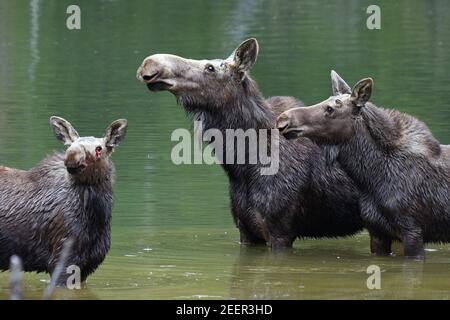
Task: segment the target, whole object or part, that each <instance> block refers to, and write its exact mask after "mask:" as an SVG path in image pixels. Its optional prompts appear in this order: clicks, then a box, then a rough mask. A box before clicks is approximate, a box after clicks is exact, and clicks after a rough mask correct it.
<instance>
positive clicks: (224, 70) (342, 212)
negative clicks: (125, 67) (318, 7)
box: [137, 38, 363, 249]
mask: <svg viewBox="0 0 450 320" xmlns="http://www.w3.org/2000/svg"><path fill="white" fill-rule="evenodd" d="M258 50H259V47H258V43H257V41H256V39H253V38H252V39H248V40H246V41H244V42H243V43H242V44H241V45H240V46H239V47H238V48H236V49H235V50H234V51H233V53H232V54H231V55H230V56H229V57H228V58H227V59H214V60H193V59H185V58H182V57H179V56H175V55H170V54H155V55H151V56H149V57H147V58H145V59H144V61H143V62H142V64H141V66H140V67H139V68H138V71H137V78H138V79H139V80H141V81H142V82H144V83H145V84H146V85H147V87H148V89H149V90H151V91H169V92H170V93H172V94H173V95H174V96H175V97H176V98H177V101H178V102H179V103H180V104H181V105H182V106H183V107H184V109H185V110H186V111H187V112H188V113H189V114H192V115H193V117H194V118H195V119H196V120H201V121H202V127H203V130H208V129H217V130H220V131H221V132H223V133H224V135H225V131H226V130H228V129H242V130H249V129H254V130H258V131H259V130H271V129H273V128H275V125H276V117H277V115H278V114H280V113H281V112H282V111H284V110H287V109H288V108H290V107H293V106H299V105H301V103H300V102H298V101H296V100H295V99H294V98H291V97H272V98H268V99H265V98H264V97H263V96H262V94H261V93H260V91H259V90H258V88H257V86H256V83H255V81H253V80H252V79H251V77H250V75H249V70H250V68H251V67H252V66H253V65H254V64H255V62H256V59H257V55H258ZM274 131H276V132H277V130H274ZM258 139H261V137H260V136H259V135H258ZM268 140H269V139H268ZM259 142H260V141H259ZM233 143H234V142H233ZM267 143H268V144H270V142H269V141H268V142H267ZM278 144H279V162H280V164H279V169H278V171H277V172H276V173H275V174H273V175H261V174H260V169H261V167H262V164H261V163H260V162H258V163H256V164H250V163H244V164H236V162H234V163H223V164H222V166H223V169H224V170H225V172H226V174H227V175H228V178H229V182H230V190H229V192H230V198H231V212H232V215H233V218H234V222H235V224H236V226H237V227H238V229H239V231H240V241H241V243H242V244H267V245H269V246H270V247H271V248H274V249H280V248H287V247H291V246H292V244H293V241H294V240H295V239H296V238H298V237H299V238H303V237H312V238H319V237H338V236H348V235H353V234H355V233H357V232H359V231H361V230H362V228H363V224H362V220H361V217H360V212H359V202H358V200H359V190H358V189H357V188H356V186H355V184H354V183H353V182H352V180H351V179H350V178H349V177H348V176H347V174H346V173H345V172H344V171H343V170H342V169H341V168H340V167H339V165H338V164H336V163H334V164H332V165H328V163H327V160H326V158H325V155H326V154H325V153H324V152H323V150H322V149H321V148H320V147H319V146H318V145H317V144H315V143H313V142H312V141H311V140H309V139H299V140H296V141H291V140H287V139H285V138H284V137H282V136H280V137H279V140H278ZM232 145H234V144H232ZM233 148H234V147H233V146H229V145H227V144H226V145H225V146H224V149H225V150H230V149H233ZM269 149H270V148H269ZM233 151H236V150H233ZM247 156H248V155H247Z"/></svg>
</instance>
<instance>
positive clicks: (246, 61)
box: [229, 38, 259, 72]
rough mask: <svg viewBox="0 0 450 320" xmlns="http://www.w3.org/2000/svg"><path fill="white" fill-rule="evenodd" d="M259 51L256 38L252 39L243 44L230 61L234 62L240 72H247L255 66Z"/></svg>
mask: <svg viewBox="0 0 450 320" xmlns="http://www.w3.org/2000/svg"><path fill="white" fill-rule="evenodd" d="M258 51H259V46H258V41H256V39H255V38H250V39H247V40H245V41H244V42H242V43H241V44H240V45H239V47H237V48H236V50H234V52H233V53H232V54H231V56H230V57H229V59H230V60H232V62H233V65H234V66H235V67H236V68H237V69H238V71H240V72H245V71H247V70H249V69H250V68H251V67H252V66H253V65H254V64H255V62H256V58H257V57H258Z"/></svg>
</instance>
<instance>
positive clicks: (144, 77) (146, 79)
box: [142, 72, 158, 82]
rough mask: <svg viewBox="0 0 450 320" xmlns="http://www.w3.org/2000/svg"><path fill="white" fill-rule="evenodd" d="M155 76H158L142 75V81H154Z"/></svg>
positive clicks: (154, 74) (156, 73) (155, 74)
mask: <svg viewBox="0 0 450 320" xmlns="http://www.w3.org/2000/svg"><path fill="white" fill-rule="evenodd" d="M157 75H158V72H155V73H153V74H143V75H142V79H143V80H144V81H146V82H149V81H151V80H152V79H155V78H156V76H157Z"/></svg>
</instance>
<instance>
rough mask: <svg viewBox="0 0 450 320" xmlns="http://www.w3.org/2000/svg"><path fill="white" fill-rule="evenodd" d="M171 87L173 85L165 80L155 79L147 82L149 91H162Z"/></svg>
mask: <svg viewBox="0 0 450 320" xmlns="http://www.w3.org/2000/svg"><path fill="white" fill-rule="evenodd" d="M171 87H173V85H171V84H170V83H167V82H165V81H155V82H149V83H147V88H148V89H149V90H150V91H164V90H169V89H170V88H171Z"/></svg>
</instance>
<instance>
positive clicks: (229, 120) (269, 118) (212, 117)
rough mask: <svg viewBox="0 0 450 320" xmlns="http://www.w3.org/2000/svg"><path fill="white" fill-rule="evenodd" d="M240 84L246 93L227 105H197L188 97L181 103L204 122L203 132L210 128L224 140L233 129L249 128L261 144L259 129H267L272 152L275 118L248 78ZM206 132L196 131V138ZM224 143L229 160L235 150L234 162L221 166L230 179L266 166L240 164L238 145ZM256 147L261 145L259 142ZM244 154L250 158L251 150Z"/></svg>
mask: <svg viewBox="0 0 450 320" xmlns="http://www.w3.org/2000/svg"><path fill="white" fill-rule="evenodd" d="M240 85H242V86H243V88H242V89H243V90H241V91H240V92H239V93H236V92H235V93H234V94H233V98H232V99H229V100H228V101H227V102H226V103H222V104H219V103H215V104H214V105H204V104H197V103H195V101H193V100H191V99H190V98H186V97H180V98H179V102H180V103H181V104H182V105H183V106H184V107H185V109H186V110H187V111H188V112H189V113H192V114H194V117H195V120H196V121H201V129H202V131H203V132H204V131H206V130H208V129H217V130H220V131H221V132H222V135H223V136H224V137H225V136H226V135H227V131H228V130H230V129H231V130H238V129H241V130H244V131H247V130H249V129H250V130H255V131H256V135H257V139H258V141H259V139H260V136H259V130H260V129H266V130H268V134H267V150H270V141H271V136H270V134H271V132H270V129H273V128H274V126H275V121H276V117H275V115H274V113H273V112H272V111H271V109H270V106H269V105H268V104H267V102H266V101H265V99H264V98H263V96H262V94H261V93H260V92H259V90H258V89H257V87H256V84H255V83H254V81H253V80H252V79H250V78H249V77H248V76H247V77H246V78H245V79H244V80H243V81H242V83H240ZM203 132H197V136H199V137H201V136H202V134H203ZM223 143H224V145H223V155H224V159H225V158H226V153H227V152H230V150H232V149H234V157H235V158H234V159H235V161H234V163H232V164H223V165H222V167H223V168H224V170H225V171H226V172H227V174H228V176H229V177H230V178H231V179H242V178H243V177H245V176H247V175H248V174H250V175H251V174H252V172H253V171H256V170H259V168H261V167H262V166H263V165H262V164H261V163H260V161H259V160H258V161H257V163H256V164H249V163H248V162H246V164H238V163H237V161H236V155H237V153H238V152H239V151H237V149H236V144H235V145H234V147H232V149H230V148H229V146H228V145H227V142H225V139H224V142H223ZM257 145H258V146H260V143H258V144H257ZM258 148H259V147H258ZM245 153H246V154H245V157H246V159H247V158H248V156H249V150H248V148H246V150H245ZM264 167H265V165H264ZM258 174H259V171H258Z"/></svg>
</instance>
